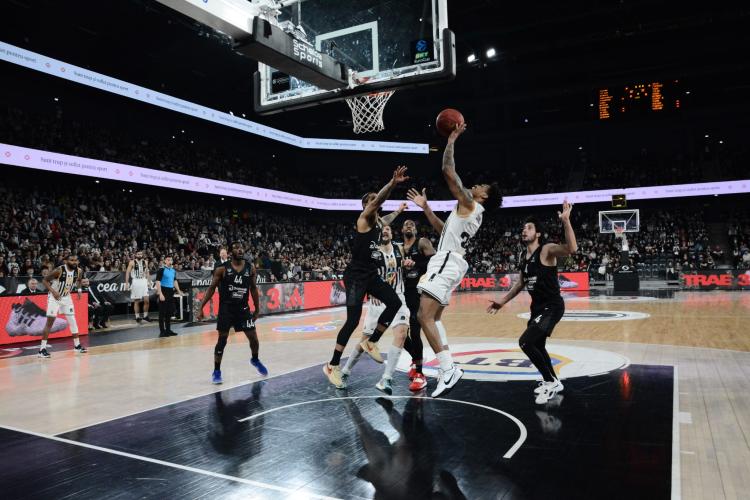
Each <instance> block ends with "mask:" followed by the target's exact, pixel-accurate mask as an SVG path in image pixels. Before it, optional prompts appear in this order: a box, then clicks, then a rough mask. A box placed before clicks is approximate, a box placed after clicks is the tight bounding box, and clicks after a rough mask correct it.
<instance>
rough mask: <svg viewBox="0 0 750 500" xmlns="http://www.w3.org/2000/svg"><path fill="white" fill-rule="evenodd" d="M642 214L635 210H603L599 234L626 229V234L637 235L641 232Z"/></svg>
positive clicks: (600, 215)
mask: <svg viewBox="0 0 750 500" xmlns="http://www.w3.org/2000/svg"><path fill="white" fill-rule="evenodd" d="M640 227H641V221H640V213H639V212H638V210H637V209H635V210H602V211H601V212H599V232H600V233H605V234H606V233H611V234H613V233H614V232H615V228H625V231H624V232H626V233H637V232H638V231H639V230H640Z"/></svg>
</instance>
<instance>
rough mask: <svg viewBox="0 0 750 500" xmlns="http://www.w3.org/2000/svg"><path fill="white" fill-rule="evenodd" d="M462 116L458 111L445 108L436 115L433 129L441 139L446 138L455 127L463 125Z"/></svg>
mask: <svg viewBox="0 0 750 500" xmlns="http://www.w3.org/2000/svg"><path fill="white" fill-rule="evenodd" d="M463 123H464V115H462V114H461V112H460V111H458V110H456V109H452V108H446V109H444V110H442V111H441V112H440V114H439V115H437V118H436V119H435V127H437V131H438V133H439V134H440V135H442V136H443V137H448V136H449V135H451V132H453V130H454V129H455V128H456V125H463Z"/></svg>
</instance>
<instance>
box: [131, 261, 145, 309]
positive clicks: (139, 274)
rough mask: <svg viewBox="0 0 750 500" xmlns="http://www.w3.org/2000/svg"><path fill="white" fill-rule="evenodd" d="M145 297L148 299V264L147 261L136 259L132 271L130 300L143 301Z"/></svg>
mask: <svg viewBox="0 0 750 500" xmlns="http://www.w3.org/2000/svg"><path fill="white" fill-rule="evenodd" d="M145 297H148V262H147V261H146V259H141V260H138V259H135V260H133V268H132V269H131V270H130V300H143V299H144V298H145Z"/></svg>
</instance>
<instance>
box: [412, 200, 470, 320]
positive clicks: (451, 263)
mask: <svg viewBox="0 0 750 500" xmlns="http://www.w3.org/2000/svg"><path fill="white" fill-rule="evenodd" d="M483 213H484V207H483V206H482V205H481V204H480V203H476V202H474V209H473V210H472V211H471V213H470V214H469V215H467V216H465V217H462V216H460V215H458V205H456V208H454V209H453V211H451V213H450V215H449V216H448V218H447V219H446V221H445V225H444V226H443V233H442V234H441V235H440V242H439V243H438V247H437V253H436V254H435V255H433V256H432V257H431V258H430V262H429V264H427V272H426V273H425V274H424V276H422V279H421V280H420V281H419V284H418V285H417V290H419V292H420V293H422V294H426V295H429V296H430V297H432V298H434V299H435V300H437V301H438V302H440V304H442V305H444V306H447V305H448V303H449V302H450V298H451V294H452V293H453V290H454V289H455V288H456V287H457V286H458V285H459V284H460V283H461V280H462V279H463V277H464V275H465V274H466V271H467V270H468V269H469V264H467V263H466V260H465V259H464V255H466V245H467V243H468V242H469V240H470V239H471V238H473V237H474V235H476V234H477V231H479V228H480V226H481V225H482V214H483Z"/></svg>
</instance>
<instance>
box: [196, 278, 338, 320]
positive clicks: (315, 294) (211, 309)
mask: <svg viewBox="0 0 750 500" xmlns="http://www.w3.org/2000/svg"><path fill="white" fill-rule="evenodd" d="M206 290H208V284H206V285H205V286H193V310H195V311H197V310H198V306H199V305H200V303H201V301H202V300H203V297H205V295H206ZM258 295H259V297H258V298H259V299H260V314H261V316H264V315H266V314H278V313H287V312H294V311H309V310H311V309H321V308H325V307H335V306H341V305H344V304H345V303H346V289H345V288H344V284H343V282H342V281H303V282H295V283H258ZM211 302H212V303H208V304H206V306H205V307H204V308H203V314H204V315H205V317H206V318H211V317H212V316H216V315H218V314H219V294H218V292H217V293H215V294H214V296H213V297H212V299H211ZM248 303H249V306H250V310H251V311H254V310H255V306H254V304H253V300H252V297H250V299H249V301H248Z"/></svg>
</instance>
